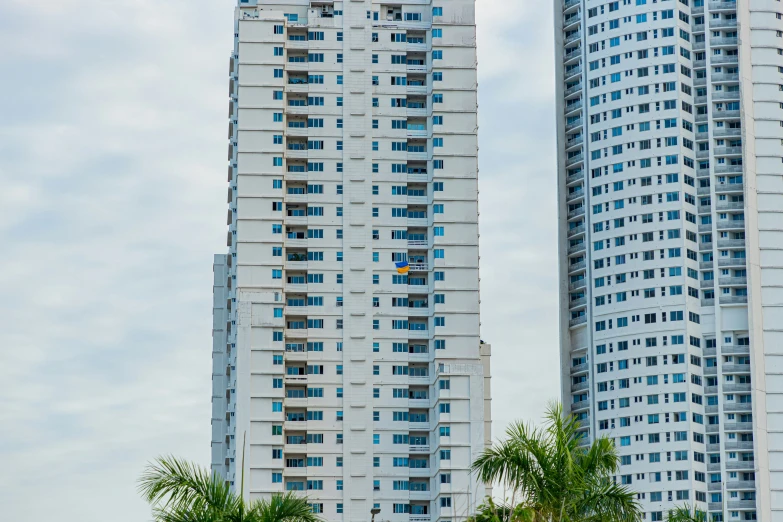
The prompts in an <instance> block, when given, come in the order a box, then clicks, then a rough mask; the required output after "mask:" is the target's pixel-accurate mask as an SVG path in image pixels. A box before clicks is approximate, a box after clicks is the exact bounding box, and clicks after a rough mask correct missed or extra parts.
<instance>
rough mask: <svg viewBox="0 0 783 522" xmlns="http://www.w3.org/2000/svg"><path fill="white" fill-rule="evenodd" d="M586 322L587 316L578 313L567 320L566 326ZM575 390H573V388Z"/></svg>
mask: <svg viewBox="0 0 783 522" xmlns="http://www.w3.org/2000/svg"><path fill="white" fill-rule="evenodd" d="M585 323H587V316H586V315H580V316H579V317H575V318H573V319H571V320H569V321H568V326H579V325H580V324H585ZM574 391H575V390H574Z"/></svg>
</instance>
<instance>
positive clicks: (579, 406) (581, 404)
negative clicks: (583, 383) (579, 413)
mask: <svg viewBox="0 0 783 522" xmlns="http://www.w3.org/2000/svg"><path fill="white" fill-rule="evenodd" d="M589 407H590V401H577V402H574V403H572V404H571V411H575V410H583V409H585V408H589Z"/></svg>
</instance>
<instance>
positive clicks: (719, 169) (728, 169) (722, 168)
mask: <svg viewBox="0 0 783 522" xmlns="http://www.w3.org/2000/svg"><path fill="white" fill-rule="evenodd" d="M715 174H742V165H716V166H715Z"/></svg>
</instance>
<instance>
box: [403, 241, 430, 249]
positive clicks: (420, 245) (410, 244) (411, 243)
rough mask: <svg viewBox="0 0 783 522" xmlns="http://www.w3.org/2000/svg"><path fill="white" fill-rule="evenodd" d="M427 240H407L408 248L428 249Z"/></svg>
mask: <svg viewBox="0 0 783 522" xmlns="http://www.w3.org/2000/svg"><path fill="white" fill-rule="evenodd" d="M429 244H430V242H429V240H428V239H409V240H408V248H428V247H429Z"/></svg>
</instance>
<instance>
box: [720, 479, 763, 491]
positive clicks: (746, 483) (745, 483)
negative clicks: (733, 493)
mask: <svg viewBox="0 0 783 522" xmlns="http://www.w3.org/2000/svg"><path fill="white" fill-rule="evenodd" d="M726 489H727V490H738V489H756V481H755V480H735V481H733V482H726Z"/></svg>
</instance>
